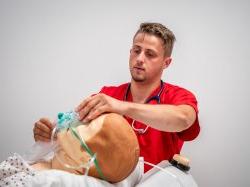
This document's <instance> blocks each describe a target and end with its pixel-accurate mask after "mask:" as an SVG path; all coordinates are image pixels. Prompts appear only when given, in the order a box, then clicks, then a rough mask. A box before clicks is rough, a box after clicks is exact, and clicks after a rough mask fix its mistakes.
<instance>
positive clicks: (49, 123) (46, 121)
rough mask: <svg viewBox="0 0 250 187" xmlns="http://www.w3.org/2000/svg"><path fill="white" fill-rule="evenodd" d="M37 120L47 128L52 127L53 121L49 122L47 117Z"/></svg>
mask: <svg viewBox="0 0 250 187" xmlns="http://www.w3.org/2000/svg"><path fill="white" fill-rule="evenodd" d="M39 121H40V122H41V123H43V124H44V125H46V126H47V127H48V128H49V129H53V128H54V125H53V123H51V121H50V120H49V119H48V118H41V119H40V120H39Z"/></svg>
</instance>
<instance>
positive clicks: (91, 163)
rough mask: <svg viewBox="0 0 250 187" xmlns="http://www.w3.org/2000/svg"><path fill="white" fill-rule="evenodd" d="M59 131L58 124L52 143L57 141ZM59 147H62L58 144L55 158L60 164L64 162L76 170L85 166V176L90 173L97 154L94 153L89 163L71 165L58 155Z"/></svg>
mask: <svg viewBox="0 0 250 187" xmlns="http://www.w3.org/2000/svg"><path fill="white" fill-rule="evenodd" d="M58 132H60V128H57V126H56V127H55V128H54V129H53V131H52V135H51V143H52V145H53V144H54V143H55V139H56V135H57V133H58ZM59 149H60V148H59V147H58V146H57V147H56V149H55V152H54V154H55V158H56V159H57V160H58V161H59V163H60V164H62V165H63V166H64V167H66V168H69V169H75V170H77V169H83V168H84V169H85V173H84V175H85V176H87V175H88V172H89V168H90V167H91V166H92V165H94V161H95V159H96V154H94V155H93V156H92V157H91V158H90V159H89V161H88V162H87V163H85V164H81V165H79V166H71V165H69V164H67V163H65V162H63V161H62V159H61V158H60V156H58V154H57V151H58V150H59Z"/></svg>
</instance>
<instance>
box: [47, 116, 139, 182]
mask: <svg viewBox="0 0 250 187" xmlns="http://www.w3.org/2000/svg"><path fill="white" fill-rule="evenodd" d="M77 123H81V122H79V121H78V122H77ZM75 130H76V132H77V133H78V135H79V137H81V138H82V139H83V140H84V142H85V143H86V144H87V146H88V148H89V149H90V150H91V151H92V152H93V153H95V154H96V160H97V162H98V167H99V168H100V170H101V172H102V174H103V176H104V179H105V180H107V181H109V182H119V181H121V180H123V179H124V178H126V177H127V176H128V175H129V174H130V173H131V172H132V171H133V170H134V168H135V167H136V164H137V162H138V158H139V144H138V141H137V137H136V135H135V133H134V131H133V130H132V128H131V126H130V125H129V124H128V122H127V121H126V120H125V119H124V118H123V117H122V116H120V115H118V114H114V113H109V114H103V115H101V116H99V117H98V118H96V119H94V120H92V121H91V122H90V123H89V124H80V125H79V124H77V125H75ZM57 142H58V144H59V149H58V150H57V153H56V156H55V157H54V158H53V160H52V168H53V169H60V170H65V171H68V172H71V173H76V174H84V173H85V171H86V170H85V169H84V168H78V169H77V168H74V169H70V168H67V167H65V164H66V165H70V166H78V165H82V164H86V163H88V161H89V160H90V159H91V156H90V155H89V154H88V152H87V151H86V150H85V149H84V148H83V147H82V146H81V144H80V141H79V140H78V139H77V138H76V137H75V135H74V134H73V133H72V131H70V130H69V129H64V130H61V131H60V132H59V133H58V134H57ZM62 161H63V163H62ZM88 175H90V176H93V177H97V178H102V176H100V173H99V172H98V168H97V167H96V165H94V164H93V165H92V166H91V167H90V169H89V172H88Z"/></svg>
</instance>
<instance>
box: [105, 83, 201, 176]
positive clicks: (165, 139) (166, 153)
mask: <svg viewBox="0 0 250 187" xmlns="http://www.w3.org/2000/svg"><path fill="white" fill-rule="evenodd" d="M127 88H128V83H126V84H122V85H120V86H117V87H116V86H110V87H106V86H105V87H103V88H102V89H101V91H100V93H104V94H106V95H109V96H111V97H113V98H116V99H119V100H124V99H125V95H126V92H127ZM159 91H160V87H158V88H157V89H156V90H154V91H153V92H152V94H151V95H150V96H149V97H148V98H150V97H152V96H155V95H158V93H159ZM160 100H161V102H160V104H171V105H182V104H185V105H190V106H192V107H193V108H194V110H195V111H196V115H197V114H198V108H197V100H196V98H195V96H194V95H193V94H192V93H191V92H190V91H188V90H186V89H184V88H181V87H178V86H174V85H171V84H168V83H163V91H162V94H161V96H160ZM127 101H131V102H132V95H131V93H130V91H129V93H128V97H127ZM149 104H158V103H157V101H156V100H152V101H150V103H149ZM125 118H126V119H127V121H128V122H129V124H131V123H132V119H131V118H129V117H126V116H125ZM134 126H135V127H136V128H142V129H145V128H146V125H145V124H142V123H140V122H138V121H135V123H134ZM199 132H200V126H199V121H198V115H197V117H196V121H195V122H194V123H193V125H192V126H191V127H189V128H188V129H186V130H184V131H182V132H163V131H159V130H156V129H153V128H151V127H149V128H148V129H147V131H146V132H145V133H144V134H139V133H136V135H137V138H138V141H139V145H140V156H142V157H144V160H145V161H147V162H150V163H153V164H158V163H159V162H161V161H162V160H170V159H172V157H173V156H174V154H179V153H180V150H181V147H182V145H183V142H184V141H190V140H193V139H194V138H196V137H197V136H198V134H199ZM151 168H152V167H151V166H148V165H145V167H144V172H146V171H148V170H149V169H151Z"/></svg>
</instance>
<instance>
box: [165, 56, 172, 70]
mask: <svg viewBox="0 0 250 187" xmlns="http://www.w3.org/2000/svg"><path fill="white" fill-rule="evenodd" d="M171 62H172V58H171V57H165V60H164V69H166V68H167V67H168V66H169V65H170V64H171Z"/></svg>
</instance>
